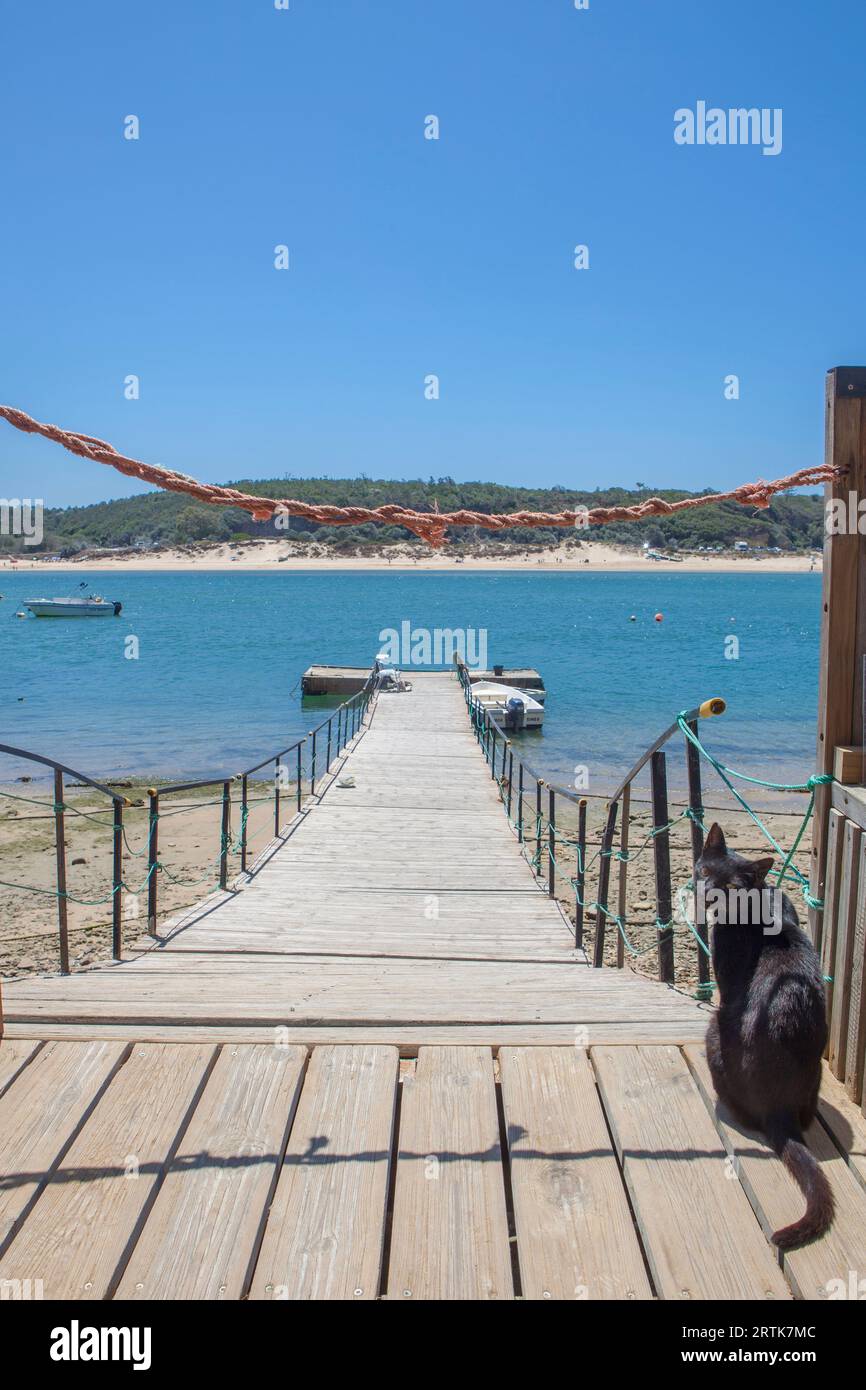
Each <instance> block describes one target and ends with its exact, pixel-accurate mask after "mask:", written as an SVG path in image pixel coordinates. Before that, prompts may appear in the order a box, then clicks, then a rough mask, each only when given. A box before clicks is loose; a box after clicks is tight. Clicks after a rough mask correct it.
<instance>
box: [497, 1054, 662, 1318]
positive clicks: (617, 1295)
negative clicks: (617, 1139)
mask: <svg viewBox="0 0 866 1390" xmlns="http://www.w3.org/2000/svg"><path fill="white" fill-rule="evenodd" d="M499 1070H500V1078H501V1085H502V1100H503V1107H504V1113H505V1126H506V1135H507V1139H508V1149H509V1157H510V1162H511V1187H512V1191H513V1194H514V1219H515V1225H516V1230H517V1252H518V1258H519V1261H520V1281H521V1289H522V1293H523V1297H524V1298H528V1299H538V1298H576V1299H635V1298H651V1297H652V1288H651V1286H650V1282H649V1279H648V1278H647V1273H646V1268H645V1266H644V1261H643V1256H642V1254H641V1249H640V1245H639V1243H638V1239H637V1235H636V1233H635V1229H634V1225H633V1222H632V1218H631V1212H630V1209H629V1204H628V1198H627V1197H626V1193H625V1189H624V1187H623V1181H622V1176H621V1174H620V1171H619V1166H618V1164H617V1161H616V1157H615V1155H614V1151H613V1147H612V1145H611V1142H610V1137H609V1135H608V1131H607V1126H606V1124H605V1120H604V1113H603V1111H602V1108H601V1104H600V1102H599V1099H598V1093H597V1091H596V1086H595V1078H594V1076H593V1073H592V1069H591V1067H590V1065H589V1060H588V1058H587V1055H586V1052H585V1050H584V1049H583V1048H579V1047H551V1048H544V1047H532V1048H512V1047H504V1048H503V1049H502V1050H501V1052H500V1054H499Z"/></svg>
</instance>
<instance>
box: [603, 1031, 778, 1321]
mask: <svg viewBox="0 0 866 1390" xmlns="http://www.w3.org/2000/svg"><path fill="white" fill-rule="evenodd" d="M591 1055H592V1061H593V1065H594V1067H595V1071H596V1075H597V1077H598V1081H599V1086H600V1088H601V1095H602V1101H603V1104H604V1108H605V1111H606V1113H607V1117H608V1120H609V1122H610V1127H611V1132H612V1134H613V1137H614V1141H615V1143H616V1147H617V1152H618V1154H619V1157H620V1162H621V1164H622V1168H623V1172H624V1174H625V1180H626V1183H627V1185H628V1189H629V1192H630V1193H631V1198H632V1204H633V1207H634V1211H635V1217H636V1219H637V1223H638V1227H639V1229H640V1232H641V1235H642V1237H643V1245H644V1251H645V1253H646V1256H647V1260H648V1261H649V1266H650V1271H651V1274H652V1278H653V1283H654V1285H655V1288H656V1291H657V1293H658V1295H659V1296H660V1297H661V1298H674V1299H684V1298H688V1299H694V1298H723V1299H766V1298H786V1297H788V1296H789V1290H788V1288H787V1285H786V1284H785V1281H784V1279H783V1278H782V1275H781V1272H780V1270H779V1267H778V1265H777V1264H776V1258H775V1255H774V1253H773V1251H772V1250H771V1248H770V1246H769V1245H768V1243H767V1241H766V1239H765V1237H764V1235H763V1234H762V1232H761V1229H760V1227H759V1226H758V1223H757V1221H756V1220H755V1217H754V1214H753V1212H752V1210H751V1207H750V1206H749V1203H748V1201H747V1199H746V1196H745V1194H744V1192H743V1190H742V1188H741V1187H740V1185H739V1184H738V1183H737V1182H733V1181H726V1180H725V1179H726V1168H725V1158H726V1154H725V1149H724V1146H723V1144H722V1142H721V1140H720V1138H719V1136H718V1134H717V1133H716V1130H715V1127H714V1125H713V1123H712V1120H711V1119H710V1117H709V1115H708V1114H707V1110H706V1107H705V1105H704V1103H703V1101H702V1099H701V1097H700V1094H699V1092H698V1089H697V1087H696V1085H695V1083H694V1081H693V1080H692V1077H691V1075H690V1073H689V1069H688V1067H687V1066H686V1063H685V1061H684V1059H683V1057H682V1056H681V1054H680V1052H679V1051H678V1050H677V1049H676V1048H673V1047H641V1048H638V1047H615V1048H614V1047H593V1049H592V1054H591Z"/></svg>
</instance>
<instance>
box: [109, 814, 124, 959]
mask: <svg viewBox="0 0 866 1390" xmlns="http://www.w3.org/2000/svg"><path fill="white" fill-rule="evenodd" d="M113 839H114V845H113V854H112V874H111V956H112V960H120V957H121V955H122V953H123V940H122V936H123V798H122V797H119V796H116V797H115V798H114V833H113Z"/></svg>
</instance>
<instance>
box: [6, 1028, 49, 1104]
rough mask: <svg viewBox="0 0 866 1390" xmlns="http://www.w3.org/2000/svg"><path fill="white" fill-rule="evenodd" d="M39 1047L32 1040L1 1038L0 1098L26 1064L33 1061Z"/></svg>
mask: <svg viewBox="0 0 866 1390" xmlns="http://www.w3.org/2000/svg"><path fill="white" fill-rule="evenodd" d="M39 1047H40V1044H39V1043H38V1042H34V1041H33V1040H32V1039H31V1040H29V1041H24V1040H23V1039H20V1038H18V1039H16V1038H3V1039H2V1041H0V1096H2V1095H3V1093H4V1091H7V1090H8V1089H9V1087H10V1086H11V1085H12V1082H13V1081H14V1080H15V1078H16V1076H17V1075H18V1073H19V1072H20V1071H23V1070H24V1068H25V1067H26V1066H27V1063H28V1062H30V1061H32V1060H33V1058H34V1057H35V1055H36V1053H37V1052H38V1051H39Z"/></svg>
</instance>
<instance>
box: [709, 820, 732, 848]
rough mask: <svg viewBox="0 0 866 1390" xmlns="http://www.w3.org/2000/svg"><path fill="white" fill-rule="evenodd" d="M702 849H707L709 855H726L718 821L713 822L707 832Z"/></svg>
mask: <svg viewBox="0 0 866 1390" xmlns="http://www.w3.org/2000/svg"><path fill="white" fill-rule="evenodd" d="M704 849H705V850H706V849H708V850H709V851H710V853H711V854H727V851H728V847H727V845H726V844H725V836H724V833H723V831H722V827H721V826H720V825H719V823H718V821H713V823H712V825H711V826H710V828H709V830H708V831H707V838H706V840H705V841H704Z"/></svg>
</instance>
